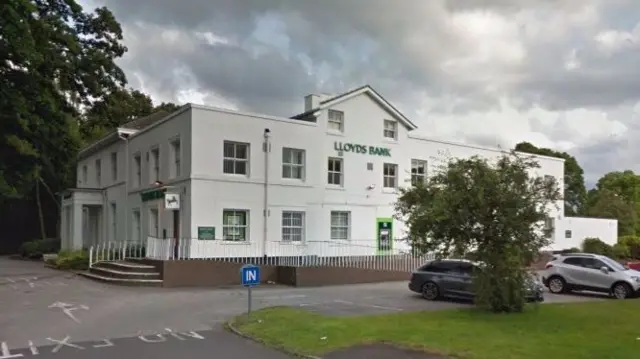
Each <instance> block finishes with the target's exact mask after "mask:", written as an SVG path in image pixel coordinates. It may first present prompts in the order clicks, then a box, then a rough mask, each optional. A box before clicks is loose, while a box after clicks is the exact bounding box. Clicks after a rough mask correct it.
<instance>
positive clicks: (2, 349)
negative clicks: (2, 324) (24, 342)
mask: <svg viewBox="0 0 640 359" xmlns="http://www.w3.org/2000/svg"><path fill="white" fill-rule="evenodd" d="M0 354H1V355H2V356H0V359H8V358H20V357H22V356H23V355H22V354H11V352H10V351H9V346H8V345H7V343H6V342H2V343H0Z"/></svg>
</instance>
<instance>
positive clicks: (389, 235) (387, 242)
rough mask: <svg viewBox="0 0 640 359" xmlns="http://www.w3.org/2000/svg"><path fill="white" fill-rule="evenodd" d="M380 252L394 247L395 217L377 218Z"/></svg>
mask: <svg viewBox="0 0 640 359" xmlns="http://www.w3.org/2000/svg"><path fill="white" fill-rule="evenodd" d="M376 235H377V241H378V253H380V252H389V251H391V250H392V249H393V218H376Z"/></svg>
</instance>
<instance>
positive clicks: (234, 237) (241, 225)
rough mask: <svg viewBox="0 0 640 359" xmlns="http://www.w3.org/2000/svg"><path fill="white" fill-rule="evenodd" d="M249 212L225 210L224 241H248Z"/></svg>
mask: <svg viewBox="0 0 640 359" xmlns="http://www.w3.org/2000/svg"><path fill="white" fill-rule="evenodd" d="M248 217H249V212H248V211H242V210H235V209H225V210H224V211H222V239H223V240H225V241H246V240H247V239H248V235H247V232H248V230H249V227H248Z"/></svg>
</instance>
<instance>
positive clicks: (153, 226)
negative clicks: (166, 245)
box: [149, 208, 160, 238]
mask: <svg viewBox="0 0 640 359" xmlns="http://www.w3.org/2000/svg"><path fill="white" fill-rule="evenodd" d="M159 220H160V218H159V216H158V209H157V208H149V236H151V237H154V238H160V232H159V230H158V227H159V226H160V223H159Z"/></svg>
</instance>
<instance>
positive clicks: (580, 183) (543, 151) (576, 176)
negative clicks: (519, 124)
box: [515, 142, 587, 216]
mask: <svg viewBox="0 0 640 359" xmlns="http://www.w3.org/2000/svg"><path fill="white" fill-rule="evenodd" d="M515 150H516V151H518V152H524V153H530V154H533V155H541V156H549V157H557V158H562V159H564V214H565V216H575V215H579V214H582V213H583V212H584V210H585V202H586V200H587V188H586V186H585V184H584V170H583V169H582V167H580V164H579V163H578V160H576V158H575V157H573V156H572V155H570V154H568V153H566V152H559V151H555V150H552V149H549V148H542V147H536V146H534V145H533V144H531V143H529V142H520V143H518V144H517V145H516V147H515Z"/></svg>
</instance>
